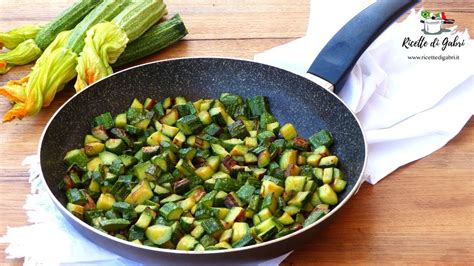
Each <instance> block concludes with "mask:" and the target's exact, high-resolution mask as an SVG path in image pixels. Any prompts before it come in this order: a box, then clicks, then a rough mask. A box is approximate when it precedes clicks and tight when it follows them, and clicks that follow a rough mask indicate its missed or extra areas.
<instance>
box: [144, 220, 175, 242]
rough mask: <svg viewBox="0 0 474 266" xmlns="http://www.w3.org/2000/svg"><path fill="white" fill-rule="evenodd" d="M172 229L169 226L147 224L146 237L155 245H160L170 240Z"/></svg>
mask: <svg viewBox="0 0 474 266" xmlns="http://www.w3.org/2000/svg"><path fill="white" fill-rule="evenodd" d="M172 234H173V229H172V228H171V227H170V226H166V225H161V224H155V225H152V226H149V227H148V228H147V229H146V231H145V235H146V237H147V238H148V239H149V240H150V241H152V242H153V243H154V244H156V245H162V244H164V243H165V242H167V241H169V240H171V235H172Z"/></svg>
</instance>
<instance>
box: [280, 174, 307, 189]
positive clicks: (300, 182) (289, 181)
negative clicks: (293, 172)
mask: <svg viewBox="0 0 474 266" xmlns="http://www.w3.org/2000/svg"><path fill="white" fill-rule="evenodd" d="M305 183H306V177H305V176H289V177H287V178H286V180H285V191H291V190H294V191H295V192H300V191H303V189H304V185H305Z"/></svg>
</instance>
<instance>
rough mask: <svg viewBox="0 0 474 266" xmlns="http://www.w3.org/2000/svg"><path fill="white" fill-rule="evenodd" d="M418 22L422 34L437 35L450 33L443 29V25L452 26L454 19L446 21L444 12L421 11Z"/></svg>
mask: <svg viewBox="0 0 474 266" xmlns="http://www.w3.org/2000/svg"><path fill="white" fill-rule="evenodd" d="M421 17H422V18H423V19H422V20H420V22H421V23H423V29H422V31H423V33H424V34H426V35H439V34H441V33H444V32H450V31H451V30H449V29H446V28H443V27H442V26H443V25H445V24H454V19H448V18H447V17H446V13H445V12H441V13H440V12H436V13H434V12H430V11H428V10H423V11H421Z"/></svg>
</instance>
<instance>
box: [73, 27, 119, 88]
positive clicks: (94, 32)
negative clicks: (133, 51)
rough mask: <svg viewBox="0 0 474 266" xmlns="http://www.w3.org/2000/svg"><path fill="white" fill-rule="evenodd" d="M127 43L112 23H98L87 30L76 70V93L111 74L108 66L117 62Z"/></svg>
mask: <svg viewBox="0 0 474 266" xmlns="http://www.w3.org/2000/svg"><path fill="white" fill-rule="evenodd" d="M127 43H128V37H127V34H126V33H125V31H124V30H122V29H121V28H120V27H118V26H117V25H115V24H114V23H112V22H104V23H100V24H97V25H95V26H94V27H92V28H91V29H90V30H88V31H87V36H86V39H85V46H84V49H83V50H82V52H81V55H80V57H79V59H78V63H77V68H76V69H77V74H78V75H77V80H76V83H75V85H74V87H75V89H76V91H77V92H79V91H80V90H82V89H83V88H84V87H86V86H87V85H89V84H92V83H94V82H96V81H98V80H100V79H102V78H104V77H107V76H108V75H110V74H112V73H113V70H112V67H111V66H110V64H112V63H115V61H117V58H118V57H119V56H120V54H122V52H123V50H124V49H125V47H126V45H127Z"/></svg>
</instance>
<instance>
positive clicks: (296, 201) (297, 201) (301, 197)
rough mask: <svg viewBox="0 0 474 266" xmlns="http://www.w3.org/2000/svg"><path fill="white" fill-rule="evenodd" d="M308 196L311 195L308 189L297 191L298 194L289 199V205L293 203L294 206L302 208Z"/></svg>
mask: <svg viewBox="0 0 474 266" xmlns="http://www.w3.org/2000/svg"><path fill="white" fill-rule="evenodd" d="M308 196H309V192H308V191H302V192H298V193H296V195H295V196H294V197H293V198H291V199H290V200H289V201H288V205H293V206H297V207H299V208H302V207H303V203H304V202H305V201H306V199H307V198H308Z"/></svg>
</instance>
